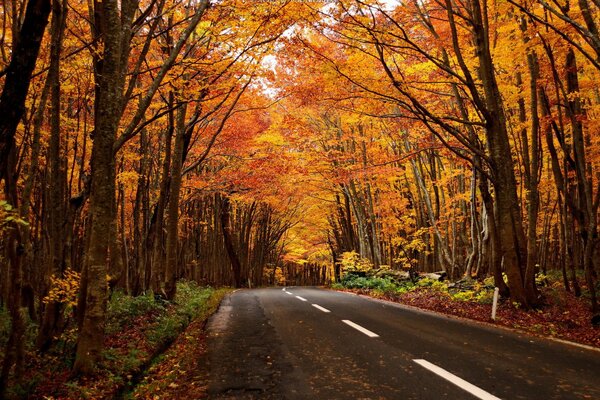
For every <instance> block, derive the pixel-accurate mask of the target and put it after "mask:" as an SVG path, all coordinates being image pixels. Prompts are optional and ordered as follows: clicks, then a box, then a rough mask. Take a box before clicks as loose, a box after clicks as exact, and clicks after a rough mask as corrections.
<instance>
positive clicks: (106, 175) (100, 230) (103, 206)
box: [73, 0, 122, 375]
mask: <svg viewBox="0 0 600 400" xmlns="http://www.w3.org/2000/svg"><path fill="white" fill-rule="evenodd" d="M96 7H97V8H96V12H97V13H101V18H100V23H101V26H100V28H101V29H102V32H103V35H102V38H103V41H104V51H103V58H102V61H101V66H100V68H99V69H98V70H97V74H96V85H97V91H96V96H97V97H96V116H95V117H96V120H95V131H94V145H93V148H92V158H91V167H92V189H91V197H90V210H89V212H90V218H91V228H90V238H89V247H88V251H87V256H86V281H87V282H86V283H87V284H86V285H85V286H86V287H87V290H86V293H84V294H82V296H85V309H84V310H80V311H81V312H83V316H82V322H83V323H82V326H81V329H80V332H79V339H78V342H77V354H76V358H75V364H74V366H73V372H74V374H80V373H81V374H84V375H89V374H91V373H93V372H94V371H95V369H96V364H97V362H98V361H99V360H100V357H101V352H102V349H103V341H104V323H105V314H106V303H107V281H106V275H107V273H108V267H107V258H108V248H109V245H110V240H111V238H110V234H111V229H112V224H113V223H114V221H113V217H114V212H113V207H114V204H113V203H114V190H115V182H114V157H113V146H114V142H115V136H116V132H117V128H118V123H119V119H120V118H119V116H120V111H121V102H120V94H121V90H122V88H121V87H120V85H119V82H120V77H121V71H120V68H119V62H120V56H121V36H120V34H121V29H120V27H121V20H120V17H119V2H118V1H116V0H104V1H103V2H102V3H96Z"/></svg>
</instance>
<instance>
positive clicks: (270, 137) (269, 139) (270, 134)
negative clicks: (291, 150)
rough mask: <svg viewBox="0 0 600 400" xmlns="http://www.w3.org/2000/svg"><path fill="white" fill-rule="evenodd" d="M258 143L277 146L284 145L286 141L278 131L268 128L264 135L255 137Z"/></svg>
mask: <svg viewBox="0 0 600 400" xmlns="http://www.w3.org/2000/svg"><path fill="white" fill-rule="evenodd" d="M255 141H256V143H258V144H271V145H275V146H283V145H284V144H285V143H286V142H285V139H284V137H283V136H282V135H281V134H280V133H279V132H276V131H273V130H267V131H266V132H265V133H263V134H262V135H260V136H258V137H257V138H256V139H255Z"/></svg>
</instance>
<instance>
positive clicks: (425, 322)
mask: <svg viewBox="0 0 600 400" xmlns="http://www.w3.org/2000/svg"><path fill="white" fill-rule="evenodd" d="M207 336H208V339H207V340H208V349H209V350H208V354H207V356H206V357H207V359H206V365H207V373H208V377H209V382H208V392H209V398H212V399H292V400H293V399H485V400H494V399H540V400H549V399H561V400H564V399H600V352H599V351H595V350H589V349H585V348H581V347H576V346H572V345H568V344H563V343H557V342H553V341H549V340H545V339H538V338H534V337H531V336H528V335H522V334H517V333H512V332H509V331H507V330H500V329H495V328H493V327H490V326H486V325H481V324H475V323H470V322H465V321H463V320H458V319H452V318H447V317H444V316H439V315H435V314H433V313H426V312H419V311H415V310H413V309H409V308H406V307H403V306H401V305H396V304H393V303H390V302H384V301H379V300H372V299H368V298H365V297H362V296H356V295H353V294H348V293H340V292H335V291H330V290H322V289H317V288H308V287H290V288H285V289H282V288H268V289H254V290H240V291H237V292H234V293H233V294H232V295H231V296H229V297H227V298H226V299H225V300H224V302H223V303H222V304H221V307H220V308H219V311H218V312H217V313H216V314H215V315H214V316H213V317H212V318H211V319H210V321H209V323H208V327H207Z"/></svg>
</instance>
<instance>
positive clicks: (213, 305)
mask: <svg viewBox="0 0 600 400" xmlns="http://www.w3.org/2000/svg"><path fill="white" fill-rule="evenodd" d="M228 292H230V289H212V288H202V287H199V286H197V285H195V284H193V283H186V282H183V283H179V284H178V289H177V296H176V298H175V300H174V301H172V302H167V301H164V300H161V299H160V298H157V297H154V296H153V295H152V294H151V293H150V294H148V295H143V296H138V297H131V296H125V295H123V294H122V293H120V292H115V293H113V296H112V297H111V299H110V301H109V304H108V312H107V323H106V325H107V326H106V331H107V333H106V335H105V340H104V352H103V359H102V361H101V363H100V365H99V367H98V371H97V373H96V374H95V375H94V376H91V377H88V378H80V379H77V378H72V377H71V376H70V375H71V367H72V363H73V355H74V350H75V338H76V327H75V326H74V321H73V320H72V317H70V316H69V319H68V320H67V321H66V322H67V329H65V331H64V332H63V333H62V334H61V335H60V336H59V337H57V338H56V343H55V345H54V346H53V347H51V349H50V350H49V351H48V352H46V353H44V354H40V353H39V352H37V351H36V349H35V346H33V340H34V338H33V337H30V336H31V335H28V336H29V337H28V338H27V342H26V343H25V347H26V353H27V354H26V359H25V368H24V372H23V376H22V378H21V380H20V383H16V382H12V384H9V389H8V393H7V399H24V398H27V399H40V400H41V399H44V400H58V399H62V400H67V399H111V398H114V399H119V398H131V397H132V395H131V394H130V393H129V392H130V391H131V390H132V388H135V387H137V386H138V385H139V386H140V387H142V388H143V387H146V385H145V382H146V381H145V380H144V381H143V380H142V379H143V378H144V377H145V376H147V375H148V374H150V375H152V373H153V372H154V371H156V370H160V371H161V374H163V375H161V382H160V385H162V386H161V390H162V391H163V392H164V391H165V389H164V388H163V386H166V387H168V389H169V390H173V389H175V388H176V387H177V385H178V384H177V383H175V382H172V381H171V380H170V379H171V377H172V373H171V372H170V371H165V369H164V368H167V365H169V364H168V361H169V356H168V355H169V354H170V353H171V352H173V351H174V350H176V349H178V348H180V347H181V343H182V341H185V340H190V339H191V338H192V337H191V336H190V335H191V334H193V335H194V336H195V335H201V334H202V328H203V326H204V324H205V322H206V320H207V319H208V317H209V316H210V315H212V313H214V312H215V311H216V309H217V308H218V306H219V304H220V302H221V300H222V298H223V297H224V296H225V294H227V293H228ZM1 317H2V316H0V320H2V318H1ZM0 322H1V321H0ZM30 324H31V326H32V327H31V329H28V331H29V332H35V329H34V326H33V324H32V323H30ZM1 325H2V324H0V326H1ZM190 332H192V333H190ZM0 333H2V332H0ZM0 336H2V335H0ZM193 339H194V342H196V337H194V338H193ZM197 342H198V343H203V341H202V340H199V341H197ZM187 351H188V350H187V348H186V353H185V354H186V356H185V357H180V361H183V359H184V358H185V362H188V361H190V362H192V361H193V360H195V358H194V357H193V356H192V354H191V353H189V352H187ZM1 356H2V354H0V358H1ZM186 365H187V364H186ZM177 367H178V366H176V367H174V368H177ZM175 372H176V371H175ZM175 372H173V373H175ZM140 382H141V383H140ZM190 392H191V390H189V389H186V392H185V393H190ZM181 393H184V392H181ZM153 397H154V396H152V395H149V392H148V391H146V392H145V394H144V395H142V396H141V397H140V398H144V399H146V398H150V399H151V398H153ZM161 398H179V397H177V396H175V397H163V396H162V394H161ZM192 398H195V397H194V396H192Z"/></svg>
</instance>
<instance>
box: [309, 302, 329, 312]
mask: <svg viewBox="0 0 600 400" xmlns="http://www.w3.org/2000/svg"><path fill="white" fill-rule="evenodd" d="M312 306H313V307H314V308H316V309H317V310H321V311H323V312H331V311H329V310H328V309H326V308H325V307H321V306H320V305H318V304H313V305H312Z"/></svg>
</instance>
